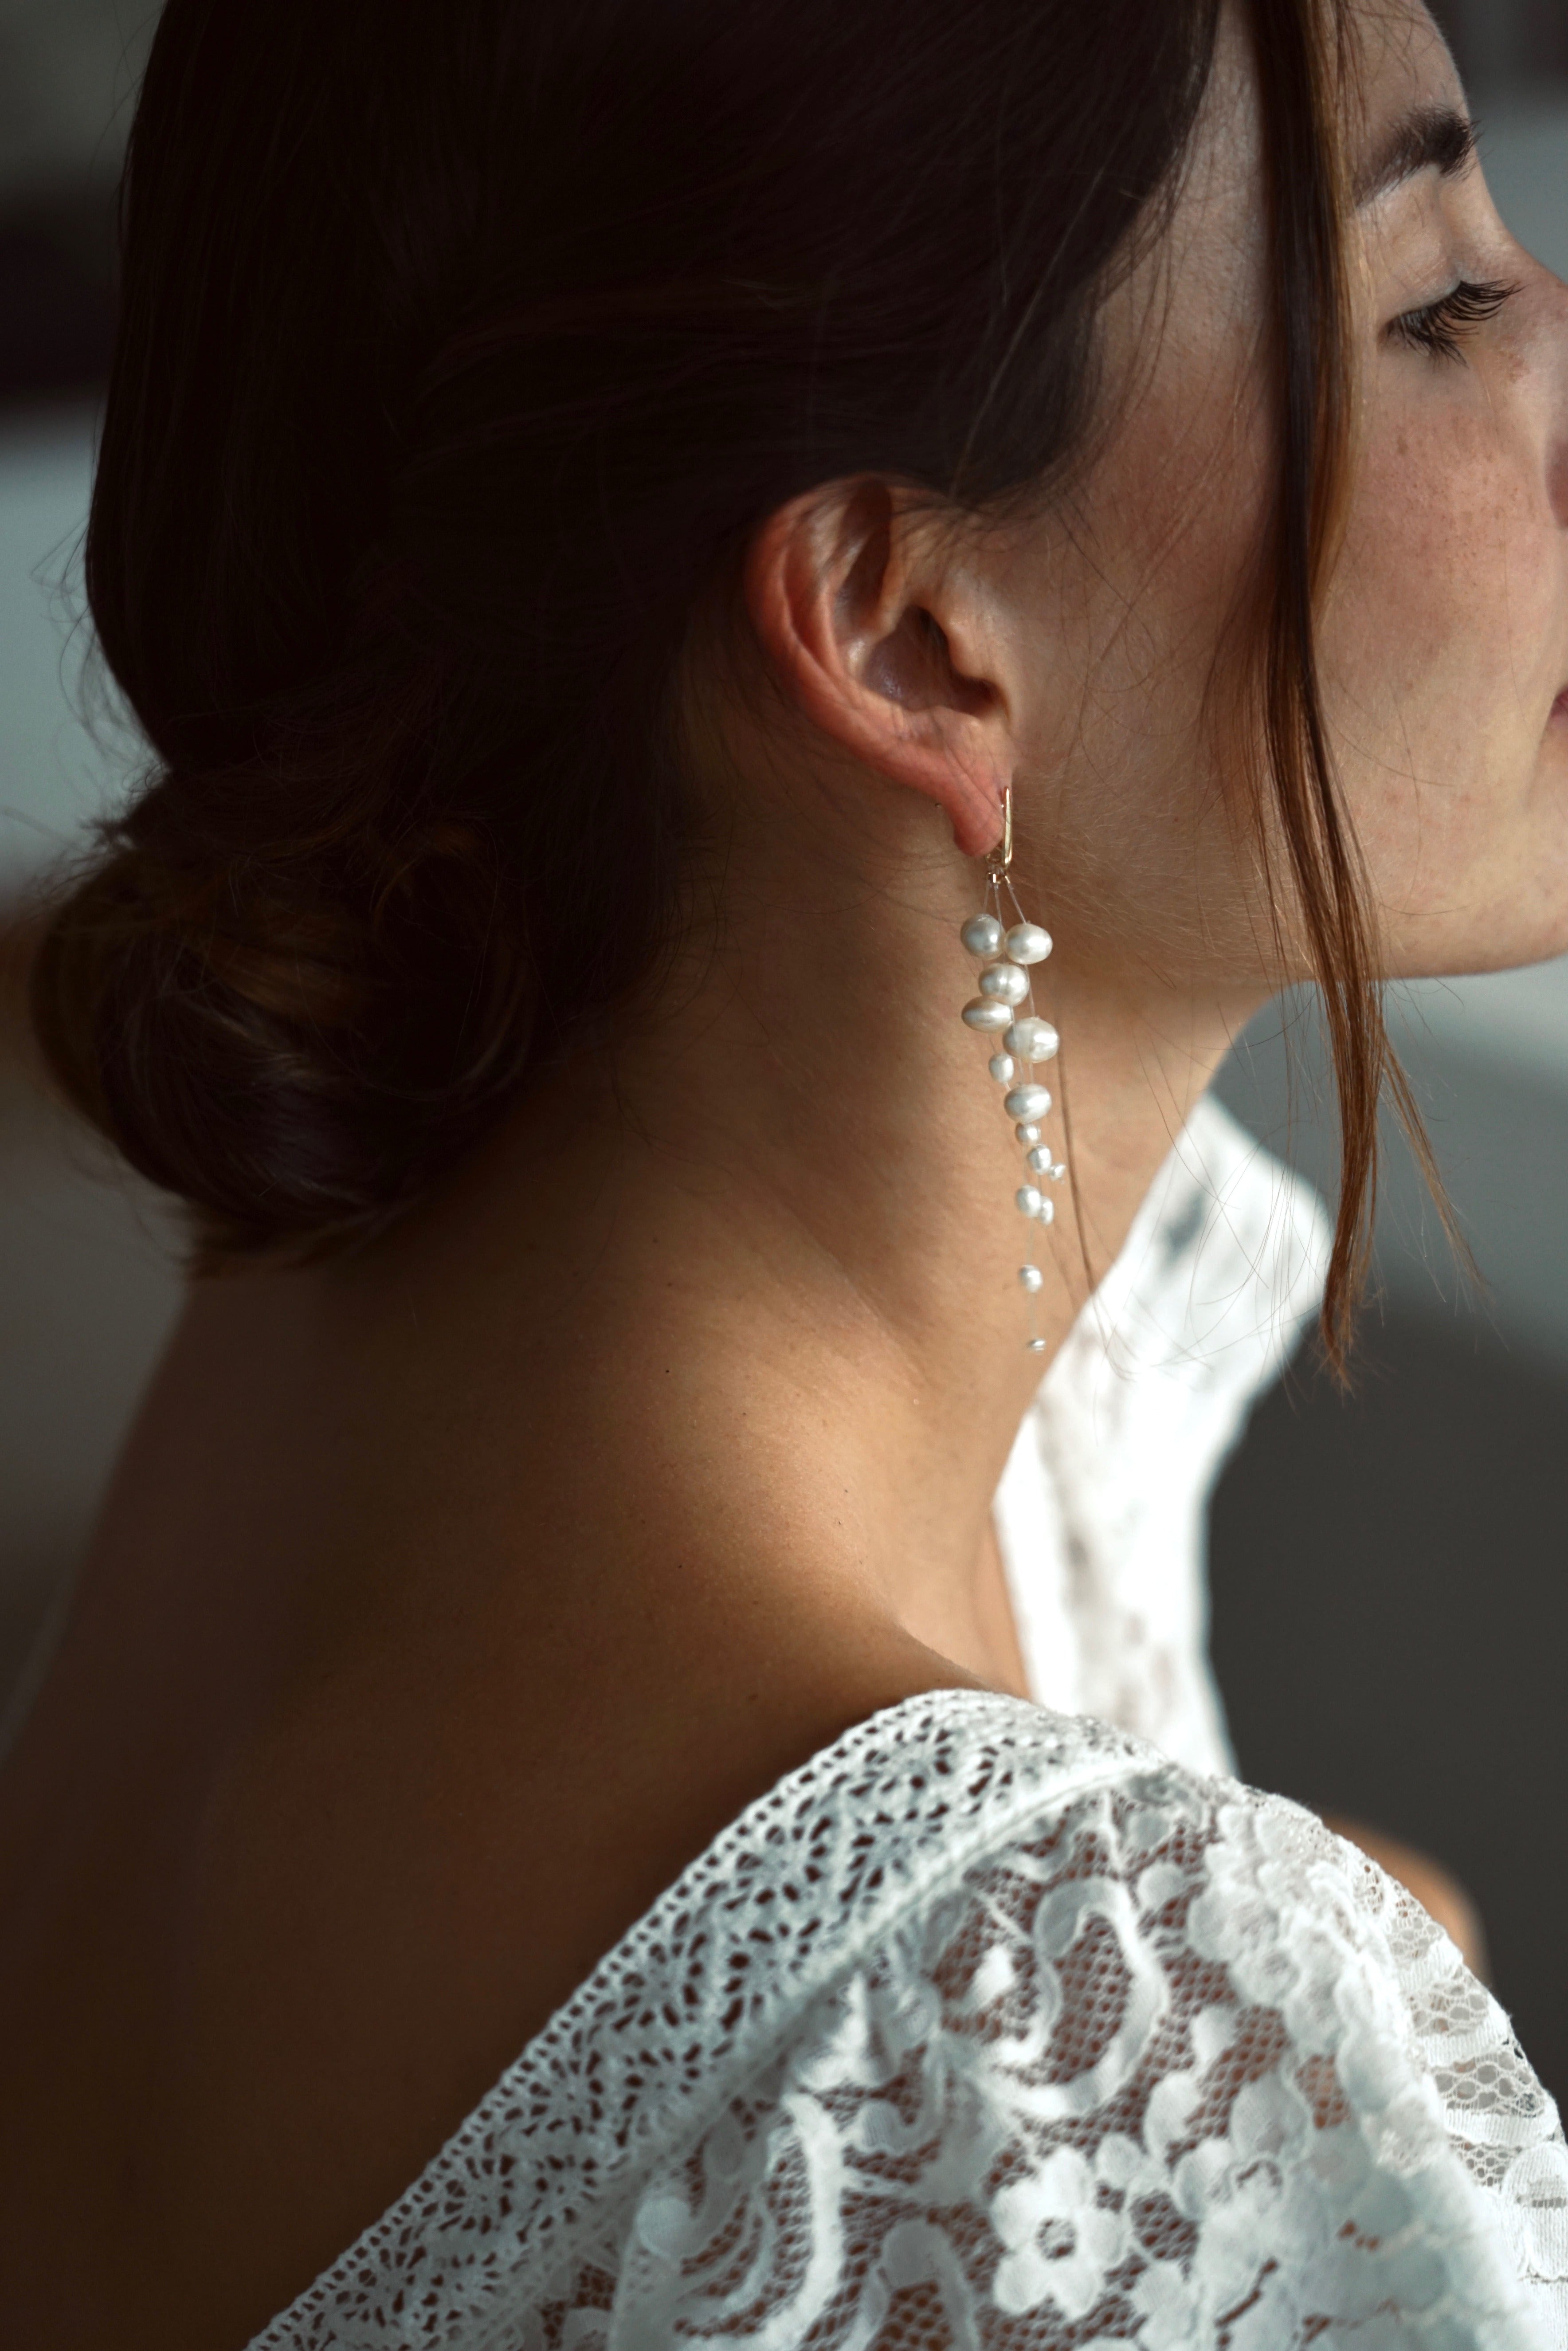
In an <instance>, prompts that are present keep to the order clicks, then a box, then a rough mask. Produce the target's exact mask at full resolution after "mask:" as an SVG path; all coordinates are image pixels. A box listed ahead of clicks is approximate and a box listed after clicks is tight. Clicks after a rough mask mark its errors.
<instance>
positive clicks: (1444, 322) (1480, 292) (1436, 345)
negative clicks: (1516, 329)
mask: <svg viewBox="0 0 1568 2351" xmlns="http://www.w3.org/2000/svg"><path fill="white" fill-rule="evenodd" d="M1518 291H1519V288H1518V287H1516V286H1501V285H1498V284H1496V283H1494V282H1488V283H1486V284H1481V285H1476V284H1472V283H1471V281H1470V280H1469V278H1461V279H1460V281H1459V283H1458V285H1457V286H1456V287H1454V289H1453V291H1452V292H1451V293H1449V294H1445V295H1444V296H1443V297H1442V298H1441V299H1440V300H1439V301H1437V302H1428V303H1426V304H1425V305H1424V306H1423V308H1420V309H1419V310H1402V311H1401V312H1400V314H1399V316H1398V318H1397V319H1395V320H1394V321H1393V323H1392V324H1391V325H1390V327H1389V329H1388V331H1389V333H1390V334H1391V335H1394V336H1396V337H1397V338H1398V340H1399V341H1401V342H1402V343H1405V344H1407V345H1408V347H1409V348H1410V350H1413V351H1424V352H1425V353H1426V355H1427V358H1428V359H1435V360H1461V359H1463V357H1464V346H1465V344H1466V343H1467V342H1468V341H1469V339H1470V337H1471V336H1472V335H1473V334H1474V333H1475V332H1476V330H1477V329H1478V328H1480V327H1484V326H1485V325H1486V324H1487V322H1488V321H1489V319H1495V318H1496V317H1497V314H1498V312H1499V311H1500V309H1501V308H1503V306H1504V304H1505V303H1507V302H1511V300H1512V298H1513V297H1514V295H1515V294H1517V293H1518Z"/></svg>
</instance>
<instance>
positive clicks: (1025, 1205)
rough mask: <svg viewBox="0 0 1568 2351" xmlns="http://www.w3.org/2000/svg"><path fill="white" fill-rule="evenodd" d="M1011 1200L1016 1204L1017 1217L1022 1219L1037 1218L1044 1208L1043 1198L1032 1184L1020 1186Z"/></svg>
mask: <svg viewBox="0 0 1568 2351" xmlns="http://www.w3.org/2000/svg"><path fill="white" fill-rule="evenodd" d="M1013 1198H1014V1199H1015V1200H1016V1201H1017V1203H1018V1208H1019V1215H1020V1216H1024V1217H1038V1216H1039V1214H1040V1210H1041V1209H1042V1208H1043V1207H1044V1206H1045V1201H1044V1199H1043V1197H1042V1196H1041V1195H1040V1193H1039V1192H1037V1191H1036V1190H1035V1188H1034V1186H1033V1185H1032V1184H1020V1185H1019V1187H1018V1190H1017V1191H1016V1192H1015V1193H1014V1194H1013Z"/></svg>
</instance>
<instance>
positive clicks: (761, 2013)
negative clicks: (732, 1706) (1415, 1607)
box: [254, 1691, 1568, 2351]
mask: <svg viewBox="0 0 1568 2351" xmlns="http://www.w3.org/2000/svg"><path fill="white" fill-rule="evenodd" d="M1113 2342H1114V2343H1130V2344H1134V2345H1137V2346H1142V2351H1178V2346H1180V2351H1189V2346H1216V2351H1220V2346H1225V2351H1232V2347H1233V2351H1286V2346H1291V2351H1294V2346H1303V2351H1304V2346H1308V2345H1316V2344H1328V2345H1348V2344H1350V2343H1352V2342H1354V2344H1356V2345H1358V2346H1376V2351H1392V2346H1406V2345H1408V2346H1416V2345H1421V2346H1432V2351H1439V2346H1440V2351H1461V2346H1495V2351H1516V2346H1517V2351H1524V2346H1543V2345H1552V2344H1555V2345H1559V2346H1561V2345H1563V2344H1568V2151H1565V2150H1564V2147H1563V2138H1562V2135H1561V2132H1560V2130H1559V2127H1558V2125H1557V2118H1556V2114H1555V2110H1554V2109H1553V2107H1552V2102H1551V2101H1550V2099H1549V2098H1547V2097H1546V2095H1545V2094H1544V2093H1543V2091H1542V2089H1541V2087H1540V2085H1539V2084H1538V2083H1537V2082H1536V2080H1535V2078H1534V2076H1533V2074H1531V2071H1530V2068H1529V2066H1528V2065H1527V2064H1526V2063H1525V2061H1524V2059H1523V2058H1522V2056H1521V2053H1520V2052H1519V2050H1518V2048H1517V2046H1516V2044H1515V2043H1514V2041H1513V2039H1512V2036H1511V2032H1510V2030H1509V2026H1508V2022H1507V2020H1506V2018H1505V2017H1504V2016H1503V2015H1502V2013H1501V2011H1500V2010H1499V2009H1498V2007H1497V2005H1496V2003H1495V2001H1492V2000H1491V1998H1490V1995H1489V1994H1488V1993H1487V1992H1486V1991H1484V1990H1483V1989H1482V1987H1481V1986H1480V1985H1479V1984H1478V1983H1477V1982H1476V1981H1475V1980H1474V1979H1473V1978H1472V1977H1470V1976H1469V1974H1468V1972H1467V1971H1466V1970H1465V1968H1464V1966H1463V1963H1462V1962H1461V1960H1460V1959H1459V1958H1458V1953H1457V1952H1456V1951H1455V1949H1454V1948H1453V1946H1452V1945H1451V1944H1450V1943H1449V1942H1448V1938H1446V1937H1445V1936H1444V1935H1443V1934H1442V1932H1441V1930H1440V1929H1439V1928H1437V1927H1436V1926H1435V1925H1433V1923H1432V1922H1431V1920H1429V1919H1428V1918H1427V1917H1426V1915H1425V1913H1424V1912H1422V1911H1421V1910H1420V1909H1419V1908H1418V1907H1416V1904H1414V1903H1413V1902H1412V1901H1411V1900H1410V1899H1409V1897H1408V1896H1406V1895H1404V1894H1403V1893H1401V1892H1400V1891H1399V1890H1398V1889H1396V1887H1394V1886H1392V1884H1391V1883H1390V1881H1389V1880H1387V1879H1386V1878H1385V1876H1383V1875H1382V1873H1381V1872H1380V1871H1379V1870H1377V1869H1376V1868H1375V1865H1373V1864H1371V1863H1370V1862H1367V1861H1365V1860H1364V1859H1363V1858H1362V1857H1361V1856H1360V1855H1355V1854H1354V1853H1353V1852H1352V1850H1351V1849H1350V1848H1349V1847H1347V1846H1344V1845H1343V1844H1340V1842H1339V1841H1338V1840H1337V1839H1336V1838H1334V1837H1333V1836H1332V1835H1331V1834H1329V1832H1328V1831H1327V1830H1325V1829H1324V1828H1323V1827H1322V1824H1321V1823H1318V1822H1316V1821H1314V1820H1313V1819H1312V1816H1311V1815H1310V1814H1308V1813H1303V1812H1301V1811H1300V1810H1299V1809H1298V1808H1297V1807H1296V1806H1294V1805H1291V1804H1289V1803H1287V1802H1283V1801H1282V1800H1278V1799H1271V1798H1266V1797H1260V1796H1256V1795H1253V1794H1252V1793H1250V1792H1248V1791H1246V1790H1244V1789H1241V1788H1239V1786H1237V1785H1236V1784H1235V1783H1234V1782H1228V1781H1218V1780H1203V1779H1199V1778H1197V1777H1195V1776H1194V1775H1193V1774H1191V1773H1189V1772H1186V1771H1183V1770H1181V1769H1180V1768H1179V1767H1177V1766H1176V1765H1175V1764H1172V1763H1170V1762H1168V1761H1166V1760H1165V1759H1164V1758H1162V1757H1160V1756H1159V1755H1157V1754H1156V1753H1155V1751H1154V1750H1151V1749H1149V1748H1146V1747H1145V1746H1143V1745H1142V1744H1141V1743H1140V1742H1138V1741H1136V1740H1130V1739H1126V1738H1124V1737H1122V1736H1120V1735H1119V1734H1117V1733H1114V1732H1112V1731H1110V1730H1107V1729H1105V1728H1104V1727H1103V1726H1101V1725H1098V1724H1095V1723H1092V1722H1087V1721H1084V1720H1082V1719H1068V1718H1063V1717H1059V1716H1053V1715H1051V1714H1048V1713H1046V1712H1045V1711H1044V1710H1043V1709H1041V1708H1036V1707H1031V1706H1028V1705H1025V1704H1023V1703H1021V1702H1019V1701H1017V1700H1014V1699H1009V1698H999V1697H994V1696H991V1695H989V1694H986V1693H976V1692H958V1691H944V1692H938V1693H936V1694H934V1695H932V1696H929V1697H925V1698H916V1699H910V1700H908V1701H906V1702H905V1703H904V1705H902V1706H899V1707H895V1708H890V1709H889V1710H888V1711H887V1712H885V1713H883V1714H882V1715H879V1716H877V1717H875V1718H873V1720H872V1721H871V1722H869V1723H866V1724H862V1725H861V1726H860V1727H859V1728H858V1729H855V1730H853V1731H852V1732H851V1733H849V1734H848V1735H847V1736H846V1737H845V1738H844V1739H842V1740H839V1741H838V1742H837V1743H836V1744H835V1745H834V1746H833V1747H831V1748H830V1749H827V1750H824V1752H823V1753H822V1754H821V1755H819V1756H817V1757H815V1758H814V1759H813V1760H812V1761H811V1762H810V1763H809V1764H807V1765H806V1766H805V1767H804V1768H803V1769H802V1770H801V1771H797V1772H794V1773H792V1774H791V1775H790V1776H789V1778H788V1779H786V1780H785V1781H783V1782H780V1784H779V1787H778V1788H776V1789H775V1790H774V1791H773V1792H771V1794H769V1795H768V1796H767V1797H765V1798H763V1799H762V1800H761V1801H760V1802H758V1803H756V1804H753V1805H752V1806H750V1807H749V1808H748V1810H747V1812H746V1813H743V1814H742V1815H741V1817H740V1819H739V1820H738V1821H737V1822H736V1823H734V1824H733V1826H732V1827H731V1828H730V1829H729V1830H727V1832H726V1833H725V1834H724V1835H722V1836H721V1837H720V1838H718V1839H717V1840H716V1843H715V1844H713V1845H712V1846H710V1847H709V1849H708V1851H707V1852H706V1854H705V1855H703V1856H702V1857H701V1859H700V1860H698V1861H697V1862H696V1863H695V1864H694V1865H693V1866H692V1867H691V1868H690V1869H689V1870H687V1871H686V1872H685V1875H684V1876H682V1877H681V1878H680V1879H679V1880H678V1881H677V1883H676V1884H675V1886H673V1887H672V1888H671V1889H670V1891H669V1892H668V1893H667V1894H666V1895H665V1896H664V1897H663V1898H662V1899H661V1900H660V1901H659V1902H658V1903H657V1904H655V1906H654V1907H653V1910H652V1911H650V1912H649V1913H648V1915H647V1917H645V1918H644V1919H643V1922H642V1923H641V1925H640V1926H639V1927H637V1928H634V1929H633V1930H632V1933H631V1934H630V1935H629V1936H627V1937H626V1938H625V1939H624V1940H623V1941H622V1943H621V1944H620V1945H618V1946H617V1948H616V1949H615V1950H614V1951H613V1952H612V1953H611V1954H610V1956H609V1958H608V1959H605V1960H604V1961H603V1962H602V1963H601V1966H600V1967H599V1968H598V1969H596V1970H595V1971H594V1973H593V1975H592V1976H591V1978H590V1979H589V1980H588V1982H587V1983H586V1984H584V1985H583V1987H582V1988H581V1990H580V1991H579V1992H578V1993H577V1994H576V1996H575V1997H574V1998H573V1999H572V2000H571V2001H570V2002H568V2004H567V2006H566V2007H565V2008H564V2009H562V2010H561V2011H560V2012H559V2015H558V2016H557V2017H556V2018H555V2019H554V2020H553V2022H551V2023H550V2025H549V2026H548V2027H547V2028H546V2030H545V2032H542V2033H541V2034H540V2035H539V2036H538V2039H537V2040H536V2041H534V2042H533V2043H530V2044H529V2047H528V2049H527V2050H526V2051H525V2052H524V2053H523V2054H522V2056H521V2057H520V2058H519V2060H518V2061H517V2064H515V2065H514V2066H513V2067H512V2068H511V2069H510V2070H509V2072H508V2073H507V2074H506V2075H505V2076H504V2077H503V2079H502V2080H501V2082H500V2083H499V2084H497V2087H496V2089H495V2090H494V2091H493V2092H492V2093H491V2095H489V2097H487V2098H486V2100H485V2102H484V2103H483V2105H480V2106H479V2107H478V2108H476V2111H475V2113H474V2115H473V2116H470V2118H469V2120H468V2122H467V2123H466V2124H465V2126H463V2128H462V2129H461V2130H460V2131H459V2132H458V2134H457V2135H456V2137H455V2138H454V2139H453V2140H452V2141H451V2142H450V2144H449V2145H448V2147H446V2148H445V2149H444V2151H443V2153H442V2154H441V2155H440V2156H439V2157H438V2158H436V2160H435V2161H434V2163H433V2164H432V2165H431V2166H430V2167H429V2168H428V2169H427V2170H426V2171H425V2172H424V2173H423V2175H422V2176H421V2178H420V2179H419V2180H418V2181H416V2182H415V2184H414V2186H413V2188H412V2189H410V2190H409V2192H408V2194H407V2195H406V2196H405V2197H404V2198H403V2199H402V2200H401V2202H400V2203H399V2204H398V2205H396V2206H395V2207H394V2208H393V2209H392V2211H391V2212H389V2213H388V2214H387V2216H386V2217H385V2219H384V2220H382V2221H381V2222H380V2223H379V2224H378V2225H377V2226H376V2227H375V2228H374V2229H372V2230H371V2231H369V2232H367V2234H366V2235H365V2237H363V2238H362V2239H361V2241H359V2243H358V2244H356V2245H355V2246H354V2247H352V2248H351V2249H350V2252H348V2253H347V2254H346V2255H345V2256H344V2257H343V2258H342V2260H340V2262H337V2263H336V2264H335V2265H334V2267H333V2268H332V2269H331V2270H330V2271H329V2272H328V2273H326V2274H325V2275H324V2276H323V2277H322V2278H321V2279H319V2281H318V2283H317V2284H316V2285H315V2286H314V2287H312V2288H311V2289H310V2290H309V2292H308V2293H307V2294H305V2295H303V2296H302V2297H301V2299H300V2300H299V2301H298V2303H297V2304H294V2305H293V2307H292V2308H291V2309H290V2310H289V2311H288V2312H287V2313H285V2314H284V2315H283V2316H282V2317H281V2318H279V2319H278V2320H277V2321H276V2322H275V2324H274V2325H272V2326H271V2327H270V2328H269V2329H268V2330H267V2332H266V2333H265V2334H264V2335H262V2336H260V2337H258V2338H257V2342H256V2346H254V2351H307V2346H308V2351H325V2346H344V2351H349V2346H352V2351H389V2346H393V2345H408V2346H426V2345H437V2344H439V2345H444V2346H462V2351H503V2346H505V2351H524V2346H528V2351H533V2346H538V2347H539V2351H545V2346H552V2351H553V2346H560V2351H601V2346H602V2351H654V2346H670V2345H675V2344H681V2343H695V2344H704V2345H715V2346H716V2345H723V2346H740V2345H745V2346H757V2351H786V2346H788V2351H797V2346H798V2351H830V2346H831V2351H851V2346H855V2351H872V2346H875V2351H939V2347H940V2351H946V2346H981V2345H985V2346H998V2351H1003V2347H1004V2346H1006V2351H1026V2346H1027V2351H1092V2346H1102V2347H1103V2346H1109V2345H1110V2344H1111V2343H1113Z"/></svg>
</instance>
